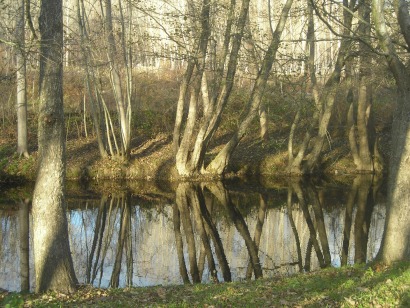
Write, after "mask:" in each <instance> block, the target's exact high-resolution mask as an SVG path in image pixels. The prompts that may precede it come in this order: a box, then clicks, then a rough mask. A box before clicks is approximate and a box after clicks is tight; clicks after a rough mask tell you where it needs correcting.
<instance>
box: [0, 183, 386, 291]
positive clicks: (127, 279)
mask: <svg viewBox="0 0 410 308" xmlns="http://www.w3.org/2000/svg"><path fill="white" fill-rule="evenodd" d="M380 186H381V185H380V184H379V183H375V182H374V180H373V178H372V177H371V176H367V175H361V176H358V177H356V178H355V179H351V180H350V181H349V182H348V184H335V182H332V183H324V182H323V181H316V182H310V181H296V180H294V181H286V182H285V183H280V185H279V186H278V185H277V184H273V183H269V182H268V181H265V182H264V183H263V184H261V183H256V182H255V183H252V182H251V183H239V182H238V183H221V182H207V183H179V184H173V185H172V187H171V186H168V185H165V184H161V185H155V184H154V183H140V182H139V183H126V184H121V185H114V184H113V183H104V185H103V186H102V185H101V184H99V185H94V184H90V185H89V186H88V187H81V188H79V187H68V189H67V206H68V209H67V219H68V226H69V236H70V245H71V251H72V255H73V260H74V267H75V270H76V274H77V277H78V279H79V281H80V282H81V283H87V284H92V285H94V286H98V287H116V286H119V287H124V286H127V285H133V286H149V285H160V284H161V285H167V284H182V283H188V282H191V283H192V282H204V283H209V282H215V281H230V280H232V281H237V280H244V279H254V278H255V277H259V276H263V277H270V276H274V275H278V274H282V275H283V274H292V273H296V272H300V271H310V270H315V269H318V268H320V267H324V266H327V265H331V266H340V265H343V264H353V263H355V262H367V261H369V260H372V258H374V257H375V255H376V254H377V252H378V249H379V246H380V242H381V238H382V235H383V227H384V220H385V212H386V209H385V196H384V192H383V189H381V188H380ZM275 187H280V188H275ZM31 192H32V187H29V186H27V187H18V188H12V189H7V190H5V189H3V190H2V189H1V188H0V245H1V246H0V288H3V289H7V290H10V291H18V290H20V286H21V283H22V281H23V280H24V277H27V276H28V277H29V281H30V286H31V288H33V287H34V284H35V281H34V279H33V277H34V273H33V268H34V267H33V258H32V252H33V251H32V234H31V220H32V217H31V208H30V207H31V203H30V198H31ZM26 260H28V262H27V261H26ZM22 277H23V278H22Z"/></svg>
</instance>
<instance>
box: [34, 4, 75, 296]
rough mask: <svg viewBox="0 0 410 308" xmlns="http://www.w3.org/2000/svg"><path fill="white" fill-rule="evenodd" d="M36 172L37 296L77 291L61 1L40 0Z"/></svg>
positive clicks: (35, 252) (35, 237) (35, 236)
mask: <svg viewBox="0 0 410 308" xmlns="http://www.w3.org/2000/svg"><path fill="white" fill-rule="evenodd" d="M39 26H40V33H41V45H40V47H41V48H40V51H41V62H40V113H39V123H38V144H39V157H38V161H39V163H38V168H39V169H38V174H37V180H36V185H35V189H34V194H33V209H32V215H33V243H34V263H35V276H36V292H44V291H48V290H54V291H57V292H63V293H70V292H74V291H75V290H76V285H77V278H76V276H75V273H74V268H73V262H72V258H71V252H70V245H69V239H68V228H67V218H66V204H65V138H64V112H63V83H62V82H63V65H62V64H63V62H62V61H63V59H62V51H63V18H62V1H61V0H43V1H41V11H40V17H39Z"/></svg>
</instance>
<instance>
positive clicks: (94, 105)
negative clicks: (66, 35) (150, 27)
mask: <svg viewBox="0 0 410 308" xmlns="http://www.w3.org/2000/svg"><path fill="white" fill-rule="evenodd" d="M77 19H78V28H79V33H80V47H81V52H82V60H83V67H84V71H85V74H86V79H85V86H86V91H87V94H88V98H89V102H90V112H91V117H92V119H93V125H94V131H95V135H96V137H97V144H98V150H99V152H100V155H101V157H106V156H107V151H106V144H105V143H106V142H105V140H104V132H105V130H104V118H103V117H102V115H101V106H100V104H99V100H98V99H95V98H94V95H93V91H92V89H93V84H95V80H94V73H93V68H92V65H91V61H92V60H91V59H92V57H91V52H90V49H89V42H90V40H89V37H88V32H87V28H86V16H85V6H84V0H77ZM84 108H85V107H84ZM84 116H85V110H84Z"/></svg>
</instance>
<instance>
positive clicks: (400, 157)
mask: <svg viewBox="0 0 410 308" xmlns="http://www.w3.org/2000/svg"><path fill="white" fill-rule="evenodd" d="M372 4H373V18H374V23H375V27H376V34H377V36H378V39H379V42H380V46H381V49H382V51H383V52H384V54H385V56H386V60H387V63H388V65H389V67H390V70H391V71H392V73H393V76H394V78H395V80H396V85H397V91H398V95H397V98H398V104H397V109H396V110H395V114H394V118H393V127H392V142H393V144H392V149H391V158H390V165H389V177H388V188H387V189H388V191H387V193H388V199H387V200H388V201H387V202H388V204H387V206H388V208H387V217H386V225H385V230H384V232H385V233H384V236H383V241H382V246H381V251H380V253H379V257H380V258H381V260H382V261H384V262H386V263H391V262H395V261H399V260H409V259H410V215H409V213H410V172H409V170H410V121H409V119H410V88H409V84H410V75H409V73H408V71H407V68H406V66H405V65H404V64H403V62H402V61H401V60H400V58H399V57H398V56H397V53H396V51H395V48H394V46H393V44H392V41H391V38H390V35H389V33H388V31H387V26H386V21H385V18H384V0H373V2H372ZM394 4H395V9H396V14H397V20H398V22H399V25H400V28H401V31H402V34H403V36H404V39H405V41H406V43H407V44H409V43H410V33H409V31H408V29H409V27H410V16H409V10H408V4H407V2H406V1H404V0H397V1H395V2H394Z"/></svg>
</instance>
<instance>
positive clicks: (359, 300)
mask: <svg viewBox="0 0 410 308" xmlns="http://www.w3.org/2000/svg"><path fill="white" fill-rule="evenodd" d="M0 300H2V302H1V304H2V306H6V307H23V306H24V307H45V306H46V307H50V306H56V307H59V306H63V307H325V306H326V307H409V305H410V263H409V262H402V263H397V264H394V265H392V266H384V265H382V264H377V263H375V264H373V265H372V266H365V265H359V266H354V267H343V268H339V269H336V268H329V269H324V270H320V271H317V272H311V273H304V274H298V275H295V276H291V277H277V278H274V279H259V280H256V281H244V282H235V283H219V284H196V285H181V286H153V287H136V288H134V287H133V288H123V289H98V288H92V287H89V286H84V287H81V288H80V289H79V290H78V291H77V292H76V293H74V294H70V295H67V294H60V293H55V292H54V293H52V292H50V293H47V294H32V293H30V294H19V293H10V294H9V293H1V294H0ZM8 304H9V305H10V306H7V305H8Z"/></svg>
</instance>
